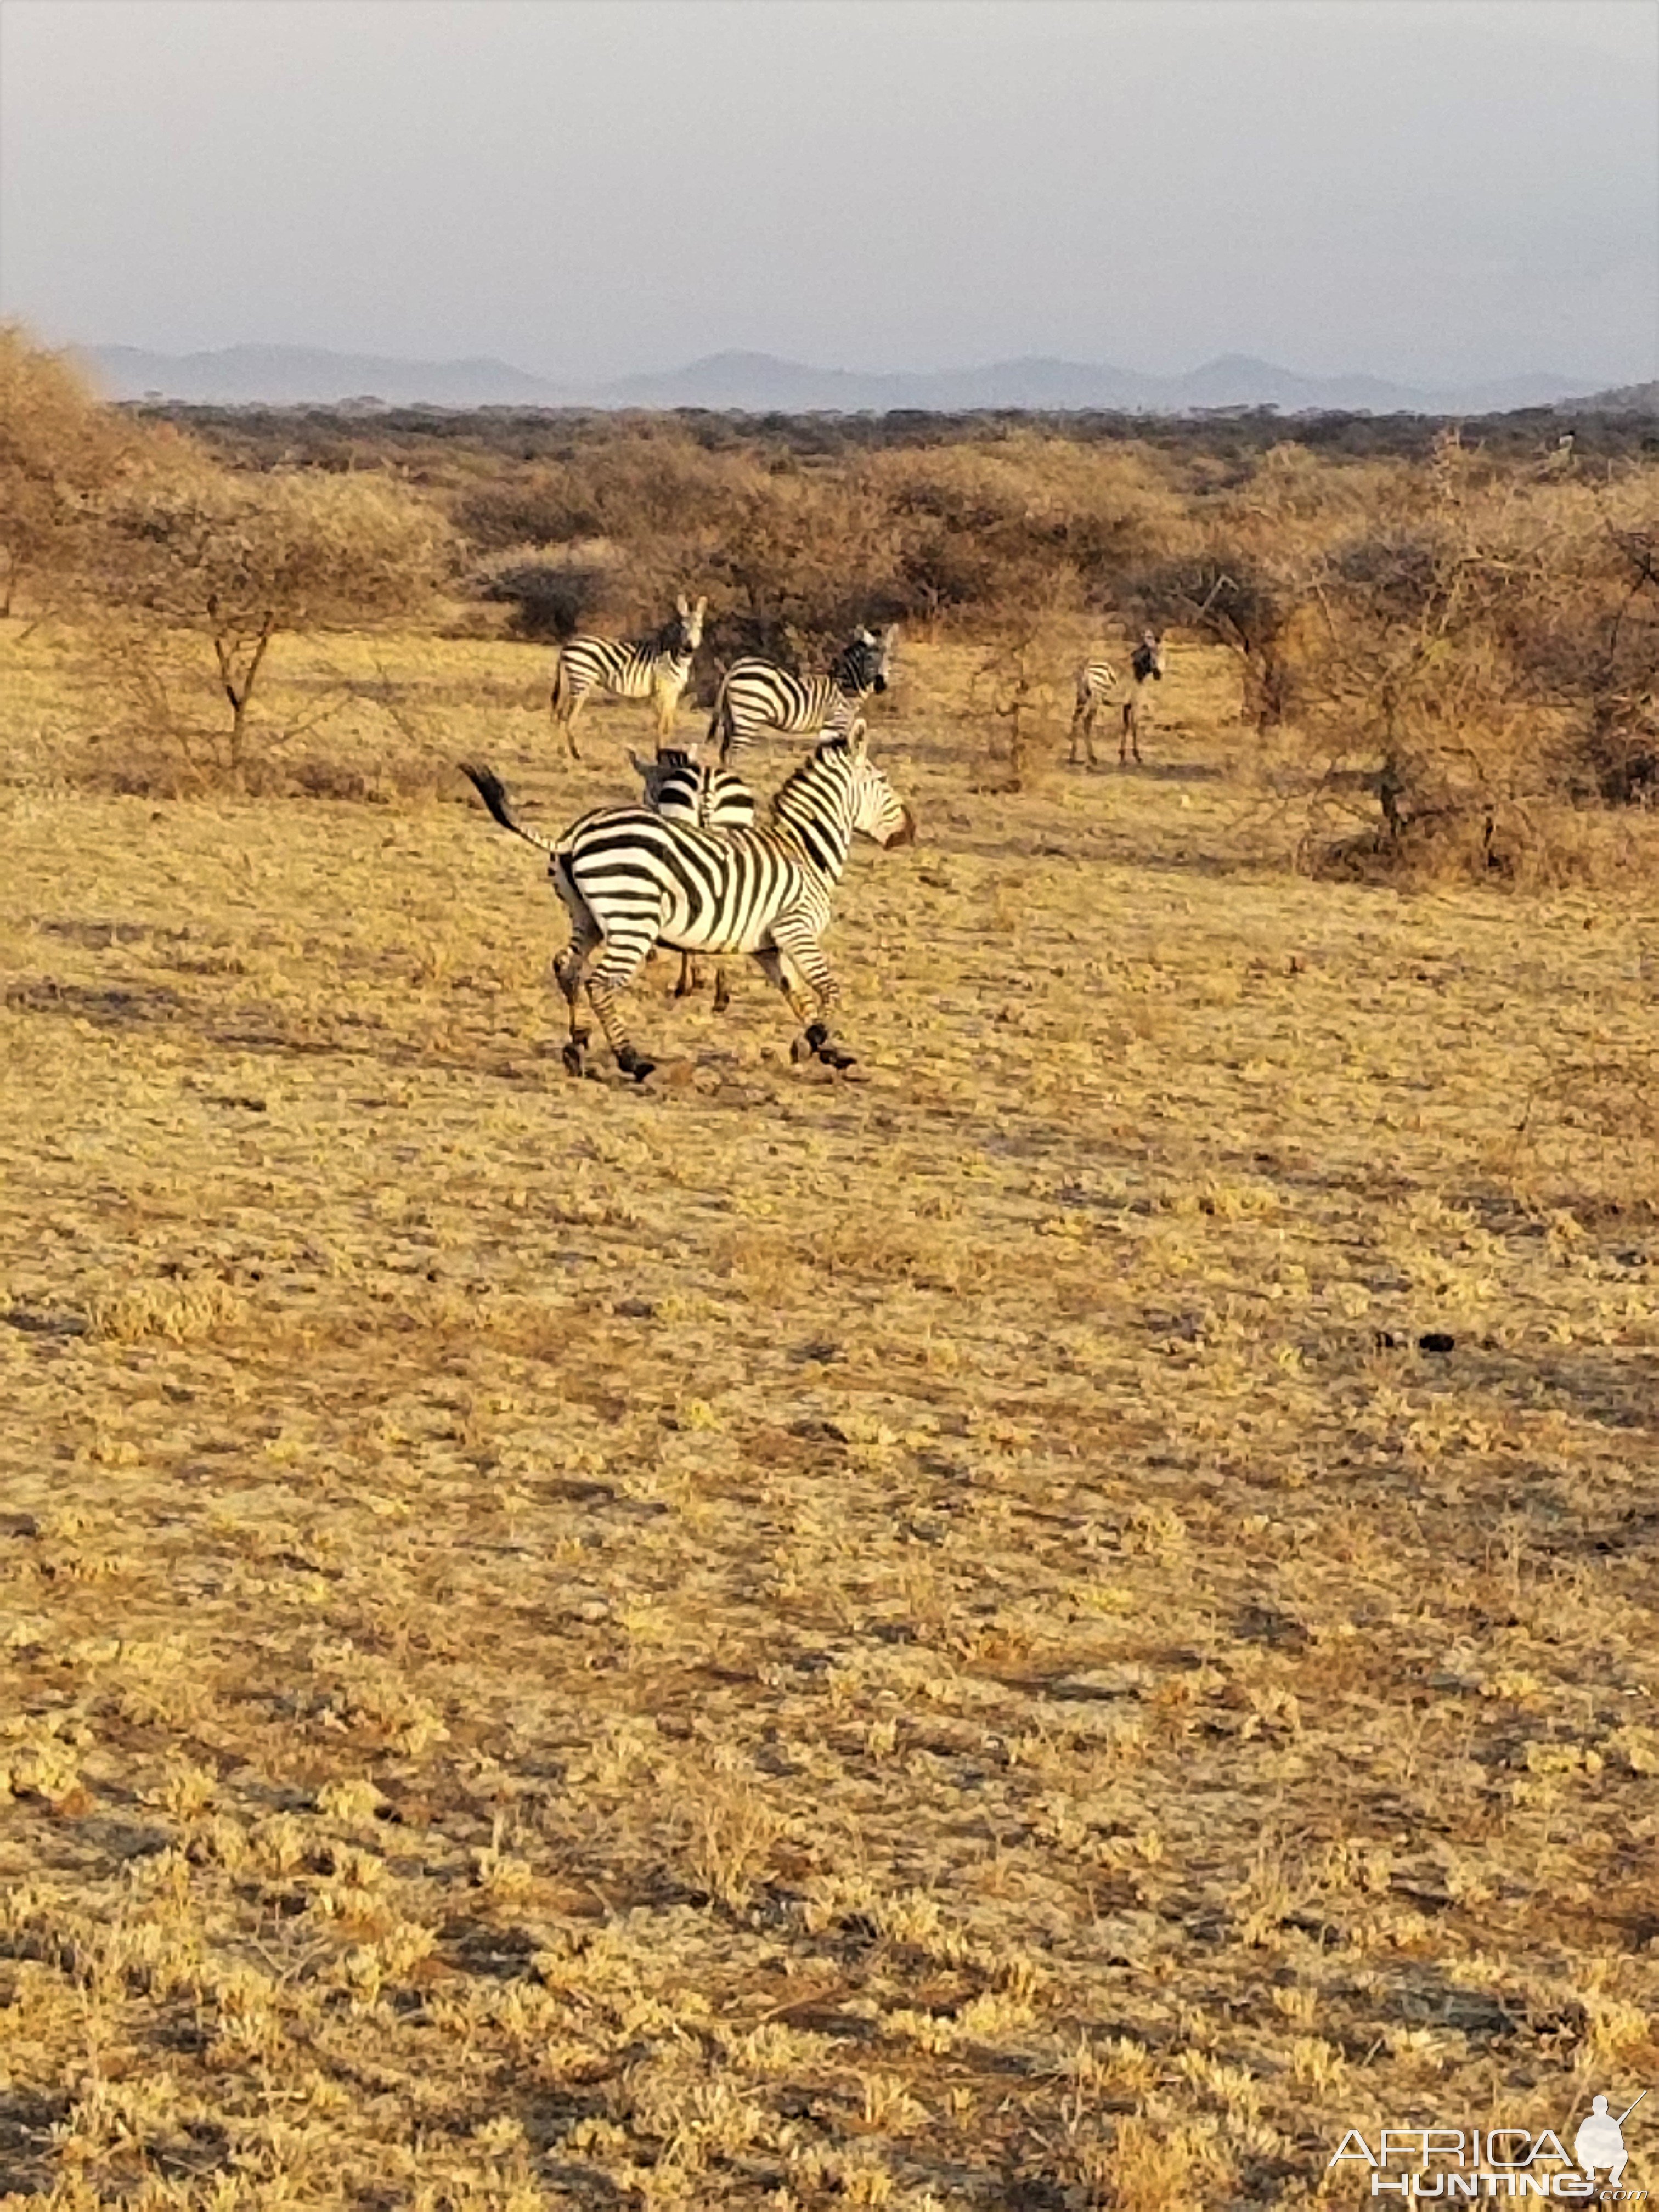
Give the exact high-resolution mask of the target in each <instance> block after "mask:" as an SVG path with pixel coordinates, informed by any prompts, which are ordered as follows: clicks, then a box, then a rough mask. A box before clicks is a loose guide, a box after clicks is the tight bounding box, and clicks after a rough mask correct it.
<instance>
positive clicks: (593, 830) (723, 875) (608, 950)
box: [461, 737, 916, 1083]
mask: <svg viewBox="0 0 1659 2212" xmlns="http://www.w3.org/2000/svg"><path fill="white" fill-rule="evenodd" d="M461 772H462V774H463V775H465V776H466V777H467V778H468V780H469V781H471V784H472V786H473V787H474V789H475V790H476V791H477V793H478V795H479V797H480V798H481V799H483V803H484V805H486V806H487V807H488V808H489V811H490V813H491V814H492V815H493V816H494V817H495V820H496V821H497V822H498V823H500V824H501V828H502V829H510V830H511V831H512V832H513V836H516V837H523V838H525V839H526V841H527V842H529V843H530V844H532V845H536V846H539V847H540V848H541V849H542V851H543V852H544V853H545V854H547V855H548V874H549V876H550V878H551V879H552V883H553V888H554V890H556V892H557V893H558V895H559V897H560V898H561V900H562V902H563V903H564V906H565V908H566V909H567V911H568V914H569V915H570V924H571V932H570V942H569V944H568V945H567V946H566V947H565V949H564V951H562V953H561V954H560V955H559V957H558V958H557V959H556V961H555V962H554V963H553V972H554V974H555V975H556V978H557V979H558V984H559V988H560V989H561V990H562V992H563V994H564V996H565V1001H566V1004H567V1005H568V1007H569V1009H570V1041H569V1042H568V1044H567V1045H566V1046H565V1048H564V1065H565V1068H566V1070H567V1072H568V1073H569V1074H571V1075H581V1074H583V1073H586V1054H587V1046H588V1040H589V1031H588V1029H587V1027H586V1024H584V1023H583V1021H582V1018H581V1016H580V1012H579V1011H578V1009H579V1006H580V994H581V991H582V990H583V988H584V987H586V993H587V997H588V1000H589V1003H590V1004H591V1006H592V1009H593V1012H595V1013H596V1014H597V1015H598V1016H599V1026H600V1028H601V1029H602V1030H604V1031H605V1042H606V1043H607V1044H608V1045H609V1046H610V1048H611V1052H612V1053H613V1054H615V1056H616V1061H617V1066H618V1067H619V1068H621V1070H622V1071H623V1074H624V1075H631V1076H632V1077H633V1078H634V1079H635V1082H639V1083H642V1082H643V1081H644V1080H645V1079H646V1077H647V1075H649V1074H650V1073H651V1072H652V1070H653V1067H654V1066H655V1065H656V1063H655V1061H654V1060H647V1059H646V1058H645V1057H644V1056H643V1054H641V1053H640V1052H638V1051H637V1050H636V1049H635V1047H634V1045H633V1044H632V1043H631V1042H629V1036H628V1032H627V1030H625V1029H624V1028H623V1021H622V1015H621V1011H620V1009H619V1007H618V1006H617V1000H618V997H619V996H620V994H621V993H622V992H623V990H625V989H626V987H627V986H628V985H629V982H630V981H632V980H633V978H634V976H635V975H636V974H637V973H638V971H639V969H640V968H641V965H642V964H643V963H644V960H645V957H646V955H647V953H648V952H649V951H650V950H651V948H652V946H653V945H669V946H671V948H673V949H674V950H675V951H706V952H752V953H753V954H754V956H755V957H756V959H757V961H758V962H759V963H760V965H761V968H762V969H763V972H764V973H765V975H766V976H767V977H768V979H769V981H771V982H773V983H775V985H776V986H777V987H778V988H779V989H780V990H781V992H782V993H783V994H784V996H785V997H786V998H787V1000H788V1001H789V1004H790V1006H791V1007H792V1009H793V1012H794V1013H795V1014H796V1016H797V1018H799V1020H800V1021H801V1022H802V1023H803V1024H805V1026H804V1029H803V1030H802V1033H801V1035H800V1036H798V1037H797V1038H796V1039H795V1040H794V1042H793V1046H792V1047H791V1052H790V1057H791V1058H792V1059H794V1060H805V1059H810V1058H817V1059H818V1060H822V1061H823V1063H824V1065H825V1066H829V1067H834V1068H844V1067H850V1066H852V1065H853V1055H852V1054H851V1053H849V1052H848V1051H847V1050H846V1049H845V1048H843V1047H842V1046H841V1045H839V1044H838V1043H836V1040H835V1039H834V1037H833V1036H831V1034H830V1030H829V1021H830V1018H831V1016H832V1015H833V1013H834V1012H835V1010H836V1006H837V1005H838V1004H839V1003H840V999H841V987H840V986H839V984H838V983H837V982H836V978H835V975H833V974H832V972H831V970H830V968H829V963H828V962H827V961H826V960H825V958H824V957H823V949H822V945H821V942H820V940H821V939H822V938H823V933H824V931H825V929H826V928H827V927H828V926H829V915H830V908H831V907H832V905H833V903H834V900H835V895H836V886H837V885H838V884H839V883H840V881H841V878H842V872H843V871H844V870H845V868H846V866H847V856H848V850H849V849H850V848H851V845H852V842H853V836H854V832H855V831H856V832H858V833H859V834H860V835H862V836H866V837H870V838H872V839H873V840H874V841H875V842H876V843H877V844H878V845H884V846H895V845H908V844H910V843H912V842H914V841H915V834H916V824H915V816H914V815H913V814H912V813H911V811H910V810H909V808H908V806H906V805H904V804H903V802H902V800H901V799H899V797H898V795H897V793H896V792H895V791H894V789H893V787H892V785H891V784H890V783H889V781H887V778H886V776H885V775H884V774H883V773H882V771H881V769H879V768H878V767H877V765H876V763H874V762H873V761H872V759H871V758H870V757H869V753H868V751H867V750H866V738H864V737H857V738H852V739H848V738H825V739H824V740H823V743H822V744H820V745H819V746H818V748H817V750H816V751H815V752H814V753H812V754H811V757H809V758H808V759H807V760H805V762H803V763H802V764H801V766H800V767H799V768H798V769H796V770H795V772H794V774H793V775H792V776H791V777H790V778H789V780H788V781H787V783H785V785H784V786H783V787H782V789H781V791H780V792H779V793H777V795H776V797H775V799H773V801H772V819H771V822H770V823H769V826H768V827H766V828H764V829H733V830H731V831H729V832H726V833H721V832H719V831H715V830H712V829H698V828H696V826H695V825H693V824H692V823H687V822H670V821H666V820H665V819H664V817H662V816H661V815H660V814H653V813H652V811H650V809H649V808H648V807H643V806H615V807H604V808H601V809H600V810H599V812H597V813H593V814H585V815H583V816H582V817H581V818H580V821H578V822H574V823H572V824H571V826H570V828H569V829H567V830H566V831H565V833H564V835H563V836H562V837H544V836H542V834H541V832H540V831H539V830H537V829H526V827H525V826H524V824H523V823H520V822H518V821H516V820H515V819H514V818H513V811H512V808H511V806H510V805H509V804H508V801H507V793H506V790H505V788H504V787H503V786H502V784H501V779H500V778H499V776H496V775H493V774H492V773H491V772H490V770H489V769H487V768H483V767H469V766H467V765H466V764H465V763H463V764H462V770H461ZM596 953H597V954H598V956H599V957H598V958H597V959H594V957H593V956H594V955H595V954H596ZM590 962H591V963H592V965H591V966H590V964H589V963H590ZM792 971H793V973H792ZM803 981H804V984H805V987H803ZM809 994H810V995H809Z"/></svg>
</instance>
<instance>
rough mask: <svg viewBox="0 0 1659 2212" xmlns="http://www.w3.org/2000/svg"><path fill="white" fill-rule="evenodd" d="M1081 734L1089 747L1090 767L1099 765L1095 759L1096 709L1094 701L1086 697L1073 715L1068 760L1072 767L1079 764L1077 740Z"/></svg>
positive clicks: (1081, 700)
mask: <svg viewBox="0 0 1659 2212" xmlns="http://www.w3.org/2000/svg"><path fill="white" fill-rule="evenodd" d="M1079 736H1081V738H1082V739H1083V742H1084V744H1085V748H1086V749H1087V751H1088V756H1089V765H1090V767H1091V768H1094V767H1097V765H1098V763H1097V761H1096V759H1095V709H1094V705H1093V702H1091V701H1090V700H1086V699H1080V700H1079V702H1078V708H1077V712H1076V713H1075V714H1073V717H1072V750H1071V754H1070V757H1069V759H1068V762H1067V765H1068V766H1069V767H1071V768H1075V767H1076V766H1077V764H1078V758H1077V741H1078V738H1079Z"/></svg>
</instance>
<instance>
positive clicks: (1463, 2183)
mask: <svg viewBox="0 0 1659 2212" xmlns="http://www.w3.org/2000/svg"><path fill="white" fill-rule="evenodd" d="M1646 2095H1647V2091H1646V2090H1645V2089H1644V2090H1643V2092H1642V2096H1641V2097H1638V2098H1636V2099H1635V2100H1633V2101H1632V2103H1631V2104H1628V2105H1626V2107H1625V2109H1624V2111H1623V2112H1620V2114H1619V2116H1618V2117H1617V2118H1614V2117H1613V2113H1612V2112H1611V2111H1610V2110H1609V2109H1608V2101H1607V2098H1606V2097H1604V2096H1598V2097H1595V2098H1593V2099H1592V2100H1591V2101H1590V2108H1589V2112H1586V2113H1585V2115H1584V2117H1583V2119H1582V2120H1580V2122H1579V2123H1578V2127H1577V2132H1576V2133H1575V2135H1574V2136H1573V2139H1572V2154H1571V2157H1569V2155H1568V2154H1567V2150H1566V2146H1565V2144H1564V2143H1563V2142H1562V2141H1561V2138H1560V2136H1559V2135H1557V2134H1556V2132H1555V2130H1554V2129H1553V2128H1543V2129H1541V2130H1540V2131H1539V2133H1538V2134H1537V2135H1534V2133H1533V2132H1532V2130H1531V2129H1530V2128H1485V2129H1482V2128H1468V2129H1459V2128H1383V2130H1381V2131H1380V2132H1379V2133H1378V2134H1377V2136H1376V2148H1375V2149H1373V2148H1372V2147H1371V2144H1370V2142H1367V2140H1366V2138H1365V2137H1364V2136H1363V2135H1362V2134H1361V2133H1360V2131H1359V2130H1358V2128H1350V2129H1349V2130H1348V2132H1347V2134H1346V2135H1345V2136H1343V2138H1342V2140H1341V2142H1340V2143H1339V2144H1338V2145H1337V2147H1336V2154H1335V2156H1334V2158H1333V2159H1332V2160H1331V2162H1330V2164H1331V2166H1332V2167H1339V2166H1340V2167H1343V2168H1345V2169H1350V2161H1352V2164H1353V2165H1357V2166H1358V2167H1360V2168H1361V2169H1367V2170H1369V2172H1370V2193H1371V2195H1372V2196H1373V2197H1442V2198H1446V2197H1450V2198H1457V2197H1581V2198H1582V2197H1595V2198H1597V2199H1606V2200H1611V2201H1616V2202H1618V2203H1626V2204H1628V2203H1638V2202H1639V2201H1640V2200H1641V2199H1642V2198H1644V2197H1646V2195H1647V2191H1646V2190H1645V2189H1626V2187H1625V2186H1624V2179H1625V2168H1626V2165H1627V2164H1628V2162H1629V2159H1630V2154H1629V2152H1628V2151H1627V2150H1626V2148H1625V2123H1626V2120H1627V2119H1629V2118H1630V2116H1631V2114H1632V2112H1634V2111H1635V2110H1636V2107H1637V2106H1638V2105H1639V2104H1640V2103H1641V2101H1642V2097H1645V2096H1646ZM1328 2170H1329V2169H1328ZM1350 2170H1351V2169H1350Z"/></svg>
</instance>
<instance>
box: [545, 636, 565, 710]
mask: <svg viewBox="0 0 1659 2212" xmlns="http://www.w3.org/2000/svg"><path fill="white" fill-rule="evenodd" d="M566 689H567V687H566V684H565V680H564V647H562V646H561V647H559V651H558V658H557V659H556V660H555V661H554V663H553V696H552V697H551V698H550V700H549V702H548V704H549V705H550V707H551V708H552V709H553V713H554V715H555V717H556V716H557V714H558V713H559V710H560V708H562V706H563V705H564V703H565V692H566Z"/></svg>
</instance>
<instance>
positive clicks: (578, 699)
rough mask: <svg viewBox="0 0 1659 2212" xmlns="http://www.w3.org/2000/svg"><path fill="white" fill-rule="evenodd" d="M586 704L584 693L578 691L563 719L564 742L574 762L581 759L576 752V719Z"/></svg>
mask: <svg viewBox="0 0 1659 2212" xmlns="http://www.w3.org/2000/svg"><path fill="white" fill-rule="evenodd" d="M586 704H587V694H586V691H578V692H577V693H576V695H575V696H574V698H573V699H572V701H571V702H570V707H569V710H568V713H567V714H566V715H565V718H564V741H565V744H567V745H568V747H569V749H570V757H571V759H572V760H574V761H579V760H580V758H581V755H580V753H579V752H578V751H577V750H576V717H577V716H578V715H579V714H580V713H581V710H582V708H584V707H585V706H586Z"/></svg>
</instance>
